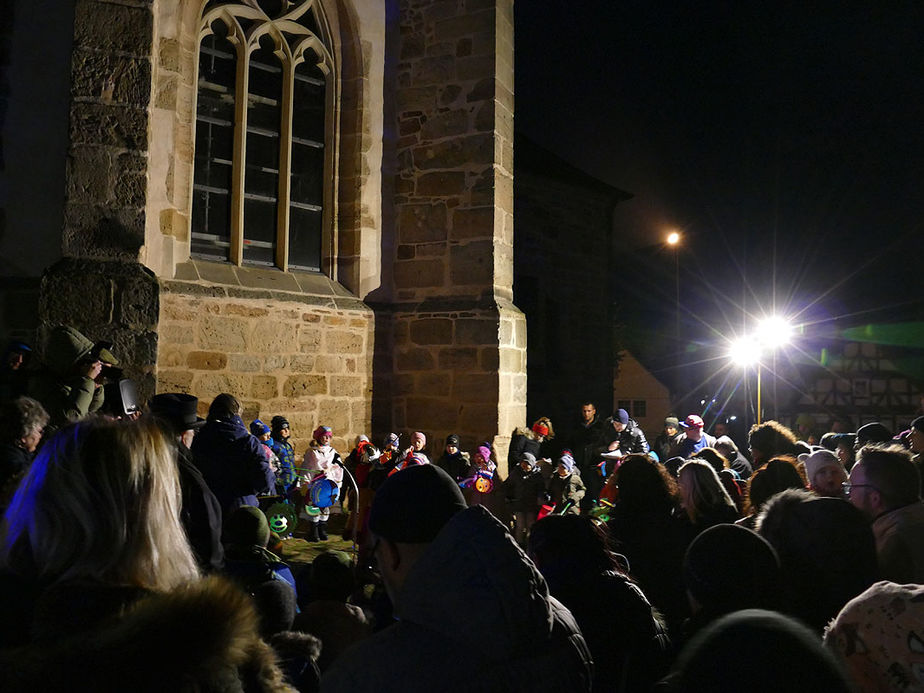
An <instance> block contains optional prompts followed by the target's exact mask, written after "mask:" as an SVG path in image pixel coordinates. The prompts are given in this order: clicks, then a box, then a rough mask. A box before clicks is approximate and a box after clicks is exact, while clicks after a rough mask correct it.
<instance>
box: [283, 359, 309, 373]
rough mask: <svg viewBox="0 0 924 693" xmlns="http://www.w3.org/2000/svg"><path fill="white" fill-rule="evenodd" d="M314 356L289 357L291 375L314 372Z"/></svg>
mask: <svg viewBox="0 0 924 693" xmlns="http://www.w3.org/2000/svg"><path fill="white" fill-rule="evenodd" d="M314 360H315V357H314V356H303V355H299V356H291V357H290V358H289V370H290V371H292V372H293V373H311V372H313V371H314Z"/></svg>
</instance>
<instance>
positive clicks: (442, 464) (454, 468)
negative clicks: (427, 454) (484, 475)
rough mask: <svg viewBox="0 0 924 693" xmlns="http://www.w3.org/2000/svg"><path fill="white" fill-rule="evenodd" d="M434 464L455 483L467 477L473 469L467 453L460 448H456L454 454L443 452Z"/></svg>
mask: <svg viewBox="0 0 924 693" xmlns="http://www.w3.org/2000/svg"><path fill="white" fill-rule="evenodd" d="M436 466H437V467H439V468H440V469H442V470H443V471H444V472H446V473H447V474H448V475H449V476H451V477H452V478H453V480H454V481H455V482H456V483H459V482H460V481H465V480H466V479H468V478H469V477H470V476H471V475H472V471H473V470H472V465H471V462H470V460H469V455H468V453H467V452H462V451H461V450H456V452H455V454H454V455H449V454H446V453H445V452H444V453H443V454H442V456H440V458H439V459H438V460H437V461H436Z"/></svg>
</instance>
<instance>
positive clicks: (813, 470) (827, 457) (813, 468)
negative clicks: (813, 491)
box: [799, 448, 843, 484]
mask: <svg viewBox="0 0 924 693" xmlns="http://www.w3.org/2000/svg"><path fill="white" fill-rule="evenodd" d="M799 461H800V462H802V463H803V464H804V465H805V477H806V478H807V479H808V481H809V483H810V484H811V483H812V480H813V479H814V478H815V475H816V474H817V473H818V472H820V471H821V470H822V468H823V467H828V466H830V465H834V466H837V467H841V468H843V467H842V465H841V461H840V460H839V459H837V455H835V454H834V453H833V452H831V451H830V450H827V449H825V448H822V449H821V450H816V451H815V452H813V453H812V454H811V455H805V456H804V457H803V456H802V455H799Z"/></svg>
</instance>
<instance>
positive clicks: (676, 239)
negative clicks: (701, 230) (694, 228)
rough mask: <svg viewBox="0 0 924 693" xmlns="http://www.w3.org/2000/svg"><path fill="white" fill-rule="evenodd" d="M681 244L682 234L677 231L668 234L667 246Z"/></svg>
mask: <svg viewBox="0 0 924 693" xmlns="http://www.w3.org/2000/svg"><path fill="white" fill-rule="evenodd" d="M678 243H680V234H679V233H677V232H676V231H671V232H670V233H669V234H667V244H668V245H677V244H678Z"/></svg>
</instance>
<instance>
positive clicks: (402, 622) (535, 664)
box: [321, 506, 592, 693]
mask: <svg viewBox="0 0 924 693" xmlns="http://www.w3.org/2000/svg"><path fill="white" fill-rule="evenodd" d="M395 614H396V615H397V617H398V618H399V620H398V622H397V623H395V624H393V625H392V626H390V627H388V628H386V629H385V630H382V631H380V632H379V633H377V634H376V635H374V636H372V637H371V638H369V639H367V640H365V641H363V642H361V643H359V644H357V645H356V646H354V647H352V648H351V649H350V650H348V651H347V652H346V653H344V655H343V656H342V657H341V658H340V659H339V660H338V661H337V662H336V663H335V664H334V665H333V667H332V668H331V669H330V670H329V671H328V672H327V674H325V676H324V678H323V679H322V680H321V690H322V691H350V692H354V691H356V692H358V691H382V692H385V691H432V690H434V689H437V690H440V691H443V692H445V691H498V692H501V691H503V692H505V693H506V692H508V691H530V692H531V693H532V692H533V691H537V690H549V691H586V690H589V686H590V672H591V666H592V663H591V658H590V653H589V650H588V649H587V645H586V644H585V642H584V639H583V637H581V634H580V630H579V629H578V627H577V625H576V624H575V622H574V619H573V617H572V616H571V613H570V612H569V611H568V610H567V609H566V608H565V607H564V606H562V605H561V603H560V602H558V601H556V600H555V599H554V598H552V597H550V596H549V592H548V587H547V586H546V583H545V580H544V579H543V578H542V575H541V574H540V573H539V571H538V570H537V569H536V567H535V566H534V565H533V563H532V561H530V560H529V559H528V558H527V557H526V555H525V554H524V553H523V552H522V550H521V549H520V548H519V547H518V546H517V545H516V544H515V542H514V541H513V538H512V537H511V536H510V535H509V533H508V532H507V529H506V528H505V527H504V526H503V525H501V524H500V522H498V521H497V520H496V519H495V518H494V516H492V515H491V514H490V513H489V512H488V511H487V510H485V509H484V508H481V507H479V506H474V507H471V508H468V509H467V510H463V511H462V512H460V513H458V514H457V515H455V516H454V517H453V518H452V519H451V520H450V521H449V522H448V523H447V524H446V526H445V527H444V528H443V529H442V531H441V532H440V533H439V535H437V537H436V539H434V541H433V542H432V543H431V544H430V546H429V548H428V549H427V550H426V552H425V553H424V554H423V555H422V556H421V557H420V558H419V559H418V561H417V563H416V564H415V565H414V566H413V568H411V571H410V573H409V574H408V576H407V578H406V580H405V582H404V585H403V587H402V589H401V592H400V594H399V595H398V597H397V600H396V603H395Z"/></svg>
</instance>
